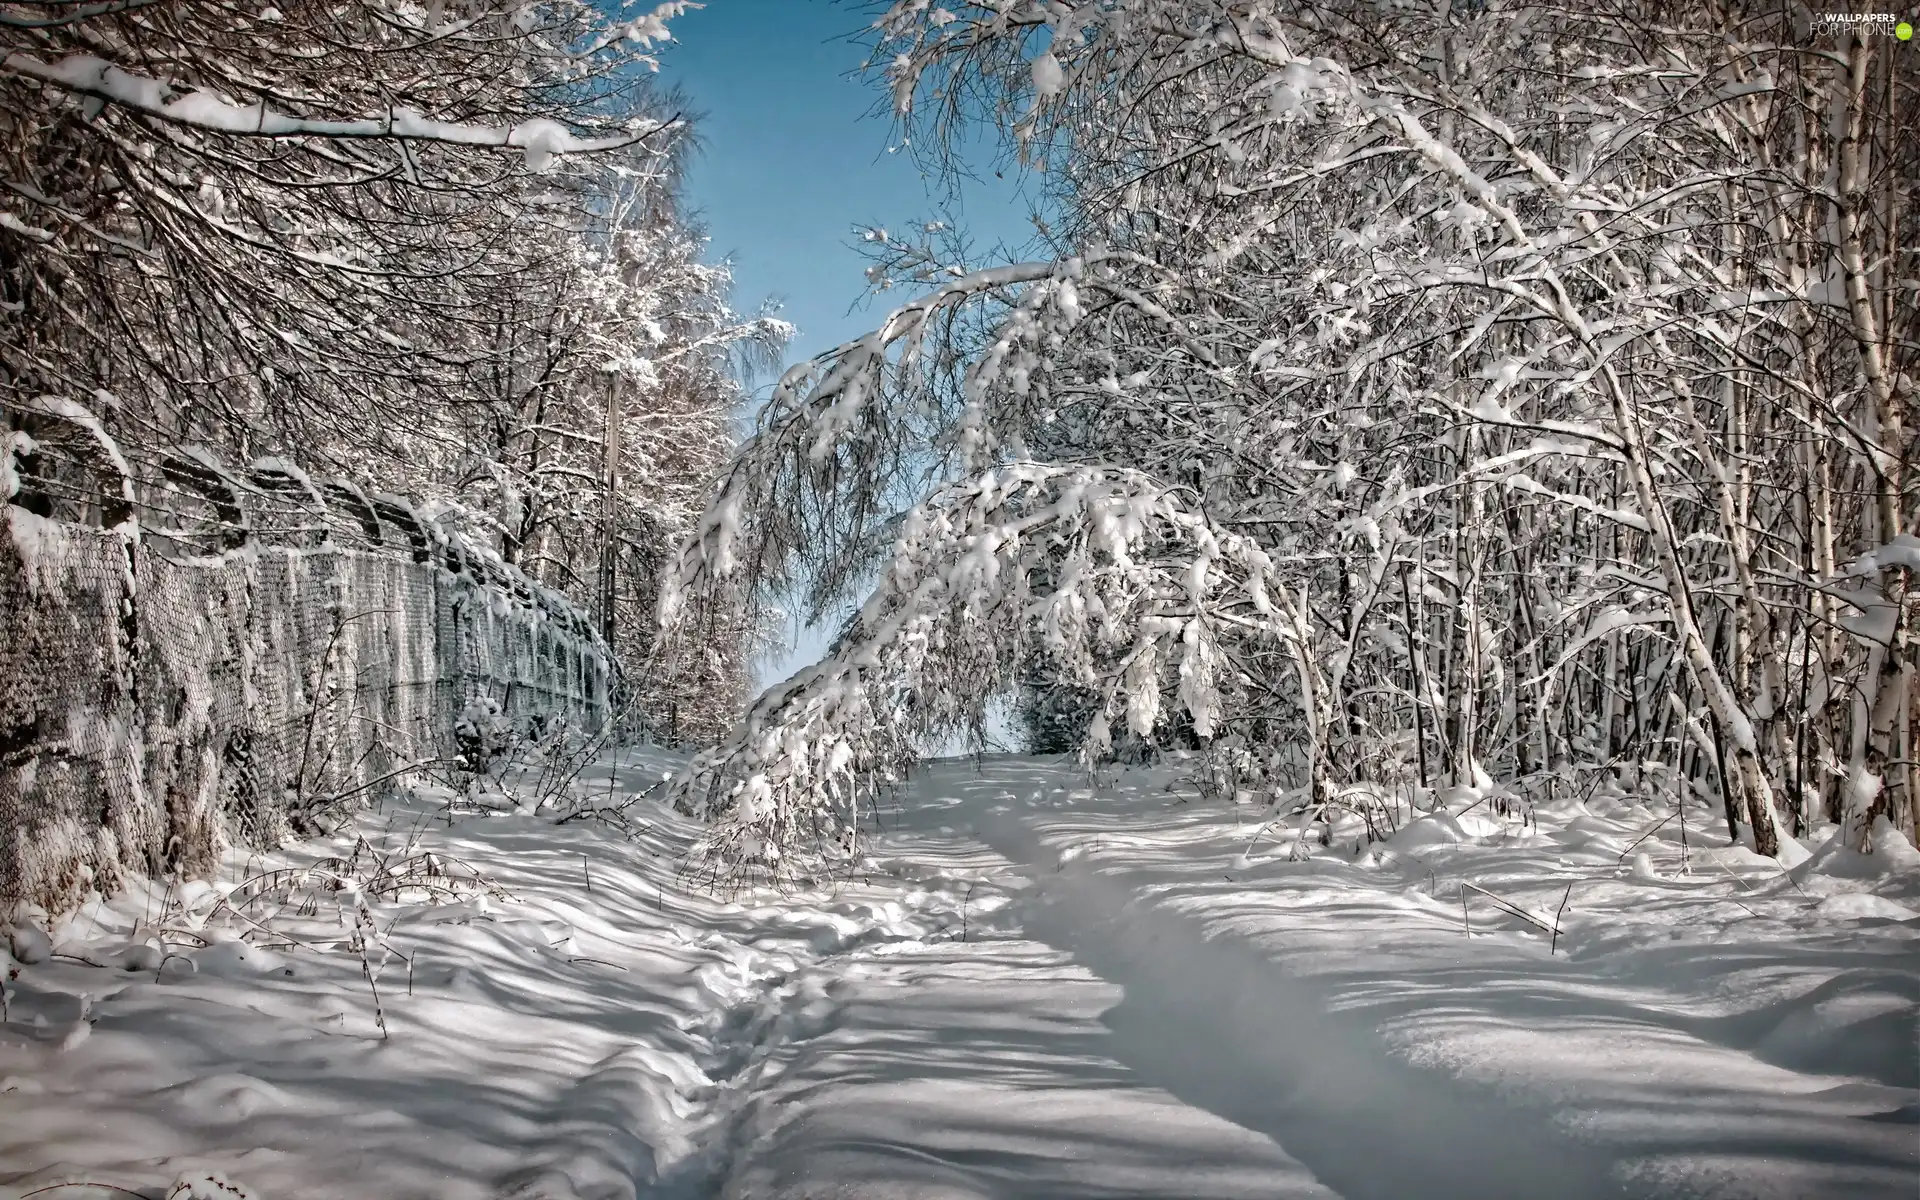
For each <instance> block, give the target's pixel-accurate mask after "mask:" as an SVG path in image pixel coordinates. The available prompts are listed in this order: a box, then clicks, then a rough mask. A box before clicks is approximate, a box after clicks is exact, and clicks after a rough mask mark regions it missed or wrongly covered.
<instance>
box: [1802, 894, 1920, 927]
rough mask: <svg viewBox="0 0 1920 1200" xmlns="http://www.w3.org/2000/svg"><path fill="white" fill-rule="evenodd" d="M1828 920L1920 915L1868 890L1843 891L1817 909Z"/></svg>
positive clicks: (1897, 917)
mask: <svg viewBox="0 0 1920 1200" xmlns="http://www.w3.org/2000/svg"><path fill="white" fill-rule="evenodd" d="M1817 911H1818V912H1819V914H1820V915H1821V916H1823V917H1826V918H1827V919H1828V920H1835V921H1859V920H1868V919H1872V918H1879V919H1881V920H1886V921H1911V920H1913V919H1914V918H1916V917H1920V913H1917V912H1915V911H1913V910H1912V909H1911V908H1908V907H1907V906H1906V905H1904V904H1895V903H1894V902H1893V901H1891V900H1885V899H1882V898H1881V897H1879V896H1874V895H1870V894H1868V893H1866V892H1843V893H1841V894H1840V895H1837V896H1828V897H1827V898H1826V899H1825V900H1822V901H1821V902H1820V907H1819V909H1818V910H1817Z"/></svg>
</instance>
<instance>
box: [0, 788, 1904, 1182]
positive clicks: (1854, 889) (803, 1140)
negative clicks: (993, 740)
mask: <svg viewBox="0 0 1920 1200" xmlns="http://www.w3.org/2000/svg"><path fill="white" fill-rule="evenodd" d="M666 765H668V763H667V760H666V759H664V758H663V757H661V756H658V755H652V754H644V753H639V752H629V753H627V754H625V755H623V756H621V758H620V760H619V761H618V762H617V763H614V762H608V763H603V764H602V765H601V766H600V767H599V768H598V769H597V770H595V771H590V772H588V773H587V774H586V775H585V776H583V778H582V779H581V781H580V784H579V786H578V788H577V790H576V797H575V799H576V801H580V800H586V801H588V802H590V803H593V804H607V803H609V802H614V803H618V802H621V801H623V800H624V799H625V798H626V797H628V796H630V795H632V794H633V793H636V792H638V791H640V790H641V789H643V788H645V787H646V786H647V785H648V784H649V783H651V782H653V781H655V780H657V779H658V778H659V777H660V773H661V770H662V769H663V767H664V766H666ZM1184 773H1185V771H1184V769H1183V764H1179V763H1174V764H1169V765H1167V766H1164V767H1158V768H1152V769H1140V770H1132V771H1128V772H1124V773H1121V774H1119V775H1117V776H1115V777H1114V778H1111V779H1107V780H1104V781H1103V782H1102V783H1100V784H1098V785H1095V784H1092V783H1090V782H1089V781H1088V780H1087V779H1086V777H1085V776H1084V774H1083V773H1081V772H1079V771H1078V770H1077V769H1075V768H1074V767H1072V766H1070V765H1067V764H1063V763H1058V762H1051V761H1044V760H1032V759H1014V758H1003V759H994V758H989V759H985V760H983V761H980V762H974V761H972V760H950V761H945V762H941V763H938V764H935V765H933V766H931V767H930V768H928V769H927V770H926V771H925V772H924V773H923V774H922V775H921V776H920V777H919V778H918V779H917V780H916V781H915V782H914V784H913V785H912V787H911V788H910V790H909V791H908V792H907V793H906V794H905V795H903V797H902V799H901V803H900V805H899V807H898V809H897V810H892V811H889V812H887V813H885V814H883V819H884V825H885V829H884V832H883V833H882V834H881V835H880V836H879V838H878V839H877V840H876V842H875V845H874V853H873V858H872V860H871V862H870V864H869V868H870V869H869V870H868V871H866V872H865V873H864V874H863V875H862V876H861V877H859V878H857V879H853V880H848V881H845V882H843V883H841V884H839V885H837V886H833V887H827V888H821V889H818V890H812V891H806V892H796V893H792V894H787V895H774V894H765V895H754V896H737V897H732V898H729V897H727V896H725V895H716V894H715V893H713V892H711V891H710V890H709V889H707V888H705V887H704V886H702V885H701V884H700V883H699V881H697V880H694V879H691V878H687V877H685V876H684V874H683V872H682V870H681V868H682V864H683V857H684V855H685V853H686V851H687V849H688V848H689V847H690V846H691V844H692V842H693V840H694V838H695V837H696V836H697V833H698V831H697V830H696V829H694V828H692V827H690V826H689V825H688V824H686V823H685V822H683V821H681V820H680V819H678V818H676V817H674V816H672V814H670V813H668V812H666V811H664V810H663V809H662V808H661V807H660V806H658V805H657V804H654V803H652V802H651V801H647V800H641V801H639V802H637V803H635V804H634V805H632V806H631V807H630V808H628V810H627V813H628V816H629V818H631V820H630V823H629V825H628V827H627V828H625V829H621V828H616V827H615V826H614V825H613V824H612V823H610V822H607V821H602V820H591V819H582V820H570V821H565V822H560V821H559V820H558V817H559V816H560V815H561V812H564V811H565V809H562V810H560V811H558V812H556V811H552V810H549V811H546V812H541V813H534V812H531V811H518V812H515V811H502V812H498V813H494V814H492V815H474V816H467V817H462V818H460V819H458V820H456V821H454V822H453V823H451V824H448V823H447V822H446V820H445V818H444V817H443V816H442V815H440V808H441V799H442V797H440V796H439V795H438V794H436V793H434V792H433V791H432V790H430V789H424V790H422V791H421V792H419V793H417V794H415V795H414V796H412V797H411V798H409V799H407V800H405V801H396V802H390V803H389V804H387V805H386V806H384V807H383V808H382V809H381V810H380V811H377V812H372V813H368V814H366V816H365V819H364V820H363V822H362V823H361V826H360V830H359V834H360V836H362V837H364V839H365V843H364V844H363V845H361V846H359V847H358V853H357V855H356V854H355V845H354V840H353V838H352V837H343V838H341V839H338V840H337V841H336V842H333V843H329V844H326V845H319V844H314V845H307V846H302V847H297V848H294V849H292V850H289V851H288V852H286V853H284V854H282V855H279V856H277V857H276V858H275V860H274V861H272V862H261V861H258V860H256V861H252V862H248V861H245V860H236V861H235V862H234V863H232V864H230V869H229V877H228V879H227V881H226V883H225V884H224V885H223V886H221V887H208V886H202V887H197V888H190V889H179V890H176V891H174V892H172V893H167V892H163V891H160V890H158V889H156V890H155V891H154V892H153V893H152V894H145V893H139V894H129V895H125V896H122V897H120V898H118V899H116V900H115V901H113V902H112V903H110V904H95V905H93V906H91V907H89V908H88V909H87V910H86V911H84V912H82V913H81V914H80V915H79V916H78V917H76V918H74V919H73V920H70V921H68V922H66V923H65V924H64V925H63V926H62V927H61V928H60V929H58V930H56V931H55V937H54V939H53V944H52V945H51V946H50V947H49V946H43V945H39V944H38V943H37V939H36V938H35V937H34V936H32V935H31V934H30V933H28V932H25V931H17V932H16V936H15V937H14V939H13V949H14V952H15V954H16V957H18V958H19V959H21V960H23V961H22V964H21V965H19V966H18V968H17V969H18V977H17V978H16V979H15V980H14V982H13V983H12V984H11V986H10V988H9V999H8V1010H9V1011H8V1012H7V1014H6V1018H7V1019H6V1024H5V1027H4V1031H3V1032H0V1197H7V1198H9V1200H11V1198H12V1197H26V1196H49V1197H59V1198H61V1200H78V1198H81V1197H92V1196H100V1197H107V1196H127V1195H135V1196H146V1197H161V1196H173V1197H176V1198H185V1197H189V1196H191V1197H213V1196H232V1195H234V1194H243V1195H247V1196H253V1197H258V1198H260V1200H291V1198H304V1197H314V1198H319V1197H445V1198H449V1200H451V1198H455V1197H462V1198H464V1197H474V1198H480V1197H510V1196H519V1197H544V1198H549V1200H565V1198H573V1197H579V1198H593V1200H599V1198H613V1197H661V1198H676V1200H694V1198H697V1197H728V1198H737V1200H748V1198H753V1200H774V1198H778V1200H827V1198H830V1197H832V1198H853V1197H862V1198H871V1200H878V1198H898V1200H907V1198H911V1200H963V1198H964V1200H973V1198H980V1200H988V1198H992V1200H998V1198H1001V1197H1032V1198H1035V1200H1039V1198H1042V1197H1049V1198H1052V1197H1058V1198H1080V1197H1085V1198H1089V1200H1090V1198H1093V1197H1114V1198H1119V1197H1129V1198H1138V1200H1149V1198H1186V1197H1191V1198H1195V1200H1203V1198H1204V1200H1216V1198H1218V1200H1227V1198H1235V1200H1239V1198H1248V1200H1251V1198H1255V1197H1260V1198H1268V1197H1296V1196H1297V1197H1332V1196H1344V1197H1348V1198H1350V1200H1361V1198H1368V1200H1401V1198H1407V1197H1440V1198H1451V1197H1461V1198H1465V1197H1503V1196H1513V1197H1520V1196H1526V1197H1537V1196H1548V1195H1552V1196H1556V1197H1562V1196H1564V1197H1587V1196H1594V1197H1598V1196H1618V1195H1625V1196H1647V1197H1667V1196H1673V1197H1684V1196H1700V1197H1727V1198H1733V1197H1775V1196H1778V1197H1811V1196H1819V1197H1842V1196H1888V1197H1896V1196H1897V1197H1911V1196H1912V1195H1914V1194H1915V1190H1916V1186H1920V1025H1917V1024H1916V1014H1917V1013H1920V954H1916V949H1920V945H1917V944H1916V935H1917V934H1920V853H1916V852H1915V851H1914V850H1913V849H1912V848H1911V847H1909V846H1907V845H1906V844H1905V843H1904V842H1903V841H1901V840H1900V839H1899V837H1898V835H1896V834H1894V833H1892V832H1891V831H1886V830H1883V831H1882V833H1881V835H1880V837H1879V839H1878V848H1879V853H1877V854H1875V855H1872V856H1857V855H1852V854H1846V853H1834V852H1831V851H1821V852H1817V853H1815V854H1814V855H1813V856H1812V857H1811V858H1810V859H1808V860H1807V861H1805V862H1802V863H1800V864H1799V865H1798V866H1797V867H1795V868H1794V869H1793V870H1792V871H1791V872H1788V871H1787V870H1785V869H1783V868H1782V867H1781V866H1780V865H1778V864H1776V863H1774V862H1773V861H1771V860H1763V859H1760V858H1757V857H1755V856H1754V855H1753V854H1751V853H1750V852H1748V851H1747V850H1745V849H1744V848H1739V847H1735V848H1726V847H1724V846H1721V845H1719V841H1720V839H1718V838H1717V837H1715V836H1714V835H1713V833H1712V830H1711V828H1710V827H1709V828H1703V825H1705V822H1706V820H1707V814H1706V813H1705V811H1704V810H1701V811H1698V812H1695V811H1689V813H1688V815H1687V820H1688V823H1689V824H1688V827H1687V829H1686V833H1685V836H1686V841H1687V846H1686V847H1684V848H1683V846H1682V841H1681V839H1682V827H1681V823H1680V822H1679V821H1678V820H1675V819H1672V814H1670V813H1669V812H1668V811H1667V810H1665V809H1654V810H1649V809H1647V808H1644V807H1642V806H1639V805H1637V804H1633V803H1628V802H1624V801H1621V800H1619V799H1617V798H1615V799H1611V800H1591V801H1589V802H1587V803H1585V804H1582V803H1578V802H1574V801H1567V802H1565V803H1564V804H1562V805H1560V806H1557V807H1555V808H1553V809H1552V810H1550V811H1543V812H1540V813H1539V814H1537V820H1536V821H1534V822H1531V823H1527V822H1523V821H1522V820H1521V819H1520V818H1518V817H1512V818H1502V817H1500V816H1498V815H1496V814H1493V813H1490V812H1489V810H1488V808H1487V806H1485V805H1481V806H1479V807H1477V808H1476V809H1474V810H1471V811H1468V812H1465V813H1463V814H1460V815H1458V816H1457V817H1448V816H1432V817H1427V818H1424V819H1421V820H1419V821H1417V822H1415V823H1413V824H1412V825H1410V826H1408V827H1407V828H1405V829H1403V830H1402V831H1401V832H1400V833H1399V834H1398V835H1396V836H1395V837H1394V838H1392V839H1391V840H1390V841H1389V842H1387V843H1385V844H1376V845H1373V846H1366V845H1364V844H1357V842H1356V838H1355V837H1350V836H1344V833H1346V832H1348V831H1339V832H1342V833H1343V836H1336V837H1335V838H1334V839H1333V843H1332V845H1330V846H1326V847H1321V846H1318V845H1317V844H1312V843H1309V845H1308V846H1307V847H1306V849H1308V850H1310V851H1311V852H1312V853H1311V854H1310V855H1307V856H1306V857H1305V860H1304V861H1290V860H1289V858H1290V851H1291V850H1293V849H1294V847H1293V843H1292V834H1291V831H1289V830H1264V831H1263V830H1262V829H1261V827H1260V826H1259V825H1258V823H1257V821H1258V819H1259V818H1260V817H1262V816H1264V810H1255V809H1253V808H1252V807H1250V806H1242V807H1240V808H1235V807H1231V806H1222V805H1217V804H1209V803H1204V802H1201V801H1199V800H1198V799H1196V798H1194V797H1193V794H1192V793H1191V791H1190V790H1188V789H1187V788H1186V787H1185V786H1184V785H1183V784H1182V783H1181V782H1180V779H1181V777H1182V775H1183V774H1184ZM1456 807H1457V806H1456ZM1256 835H1258V840H1256ZM1250 845H1251V849H1249V846H1250ZM1356 847H1357V848H1356ZM427 854H431V855H433V856H434V859H433V861H432V862H431V863H429V862H428V861H427V860H426V859H425V858H424V857H422V856H423V855H427ZM1683 855H1684V858H1683ZM380 856H384V859H383V861H384V862H385V863H386V865H387V868H388V869H387V871H386V875H385V877H384V880H383V877H382V874H381V871H380V870H379V869H378V868H377V867H376V866H373V865H371V864H374V863H375V862H376V861H381V860H382V859H381V858H380ZM329 858H334V859H339V860H345V861H335V862H327V861H325V860H327V859H329ZM316 864H318V865H319V867H320V870H319V871H318V872H317V873H316V872H314V871H307V872H306V873H304V874H297V875H296V874H292V873H286V874H277V875H276V874H267V872H270V871H274V870H289V871H291V870H295V869H301V868H312V867H314V866H315V865H316ZM473 872H478V873H479V874H480V875H481V876H484V877H485V882H484V884H481V883H475V882H470V881H463V880H464V877H466V876H468V875H470V874H471V873H473ZM242 878H251V879H254V880H255V881H256V882H254V883H253V884H251V885H250V886H249V887H248V888H246V889H244V890H241V891H238V892H232V891H230V889H231V886H232V884H233V883H235V882H237V881H238V880H240V879H242ZM334 880H349V881H357V882H352V883H350V884H349V885H348V886H346V887H334V886H332V884H331V882H330V881H334ZM399 883H405V884H407V885H408V890H406V891H402V892H396V891H394V890H393V888H392V887H391V886H384V885H383V884H385V885H394V884H399ZM425 887H431V888H434V889H437V890H439V892H440V893H441V894H439V895H436V896H429V895H428V894H427V893H426V892H425V891H424V890H423V888H425ZM1475 889H1484V891H1479V890H1475ZM223 895H224V897H225V899H224V902H223ZM1463 896H1464V907H1465V911H1464V912H1463ZM363 901H364V903H363ZM1469 924H1470V926H1471V932H1470V933H1469V932H1468V928H1467V927H1468V925H1469ZM1556 929H1557V930H1558V932H1557V934H1556V933H1555V932H1553V931H1554V930H1556ZM189 933H192V934H195V935H197V936H189ZM162 939H164V940H165V943H166V944H165V946H164V951H163V949H162V947H161V942H162ZM202 939H210V942H211V944H209V945H206V946H204V947H202V946H199V945H198V944H197V942H198V941H199V940H202ZM362 946H364V947H366V953H365V954H364V955H363V954H362V953H361V952H360V949H359V948H360V947H362ZM49 951H51V953H49ZM369 976H371V977H372V984H371V986H370V983H369ZM376 994H377V1002H376ZM382 1022H384V1025H385V1036H383V1035H382V1030H381V1023H382ZM214 1179H218V1180H223V1181H225V1184H224V1185H217V1184H215V1183H213V1182H210V1180H214ZM81 1185H84V1186H81ZM222 1186H224V1188H225V1190H221V1188H222Z"/></svg>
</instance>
